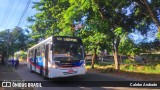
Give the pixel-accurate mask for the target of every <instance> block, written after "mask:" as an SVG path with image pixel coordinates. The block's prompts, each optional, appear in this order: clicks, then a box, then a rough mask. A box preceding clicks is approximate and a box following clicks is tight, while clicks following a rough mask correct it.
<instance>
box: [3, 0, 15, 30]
mask: <svg viewBox="0 0 160 90" xmlns="http://www.w3.org/2000/svg"><path fill="white" fill-rule="evenodd" d="M11 1H13V0H10V1H9V3H8V5H7V8H6V11H5V13H4V15H3V18H2V21H1V24H0V25H1V26H2V27H3V24H4V20H5V18H6V14H7V13H8V9H9V7H10V6H11V5H10V4H11Z"/></svg>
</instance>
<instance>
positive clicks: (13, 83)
mask: <svg viewBox="0 0 160 90" xmlns="http://www.w3.org/2000/svg"><path fill="white" fill-rule="evenodd" d="M2 87H42V85H41V83H34V82H24V81H23V82H19V81H18V82H17V81H3V82H2Z"/></svg>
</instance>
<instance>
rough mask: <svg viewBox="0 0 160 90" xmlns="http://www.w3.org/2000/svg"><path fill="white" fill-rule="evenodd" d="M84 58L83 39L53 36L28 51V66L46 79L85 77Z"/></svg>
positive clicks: (31, 70)
mask: <svg viewBox="0 0 160 90" xmlns="http://www.w3.org/2000/svg"><path fill="white" fill-rule="evenodd" d="M84 57H85V55H84V47H83V44H82V40H81V38H78V37H69V36H51V37H49V38H47V39H45V40H43V41H41V42H39V43H38V44H36V45H35V46H33V47H31V48H29V49H28V55H27V61H28V65H27V66H28V68H29V70H30V72H31V73H32V72H36V73H39V74H41V75H42V78H44V79H47V78H57V77H69V76H75V75H84V74H86V70H85V59H84Z"/></svg>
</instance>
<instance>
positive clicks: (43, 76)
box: [41, 70, 48, 80]
mask: <svg viewBox="0 0 160 90" xmlns="http://www.w3.org/2000/svg"><path fill="white" fill-rule="evenodd" d="M41 75H42V78H43V79H45V80H47V79H48V78H47V76H45V72H44V71H43V70H42V73H41Z"/></svg>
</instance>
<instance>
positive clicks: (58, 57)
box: [53, 43, 84, 61]
mask: <svg viewBox="0 0 160 90" xmlns="http://www.w3.org/2000/svg"><path fill="white" fill-rule="evenodd" d="M53 59H54V60H55V61H73V60H82V59H84V51H83V46H82V45H80V44H62V43H60V44H55V45H54V46H53Z"/></svg>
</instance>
